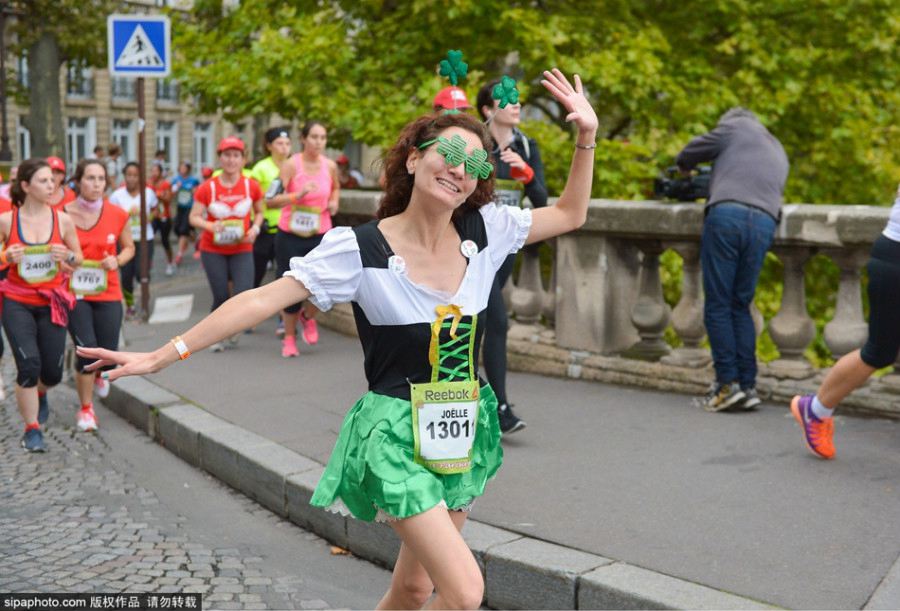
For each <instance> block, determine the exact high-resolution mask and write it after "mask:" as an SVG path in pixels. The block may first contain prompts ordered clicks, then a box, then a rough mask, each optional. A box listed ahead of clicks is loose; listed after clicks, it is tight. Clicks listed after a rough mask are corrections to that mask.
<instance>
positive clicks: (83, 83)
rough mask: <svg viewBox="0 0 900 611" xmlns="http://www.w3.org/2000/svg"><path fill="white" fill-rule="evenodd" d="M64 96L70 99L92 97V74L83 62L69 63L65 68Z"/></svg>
mask: <svg viewBox="0 0 900 611" xmlns="http://www.w3.org/2000/svg"><path fill="white" fill-rule="evenodd" d="M66 95H67V96H68V97H70V98H92V97H94V74H93V71H92V70H91V69H90V68H88V67H87V66H86V65H85V64H84V63H83V62H69V64H68V66H67V68H66Z"/></svg>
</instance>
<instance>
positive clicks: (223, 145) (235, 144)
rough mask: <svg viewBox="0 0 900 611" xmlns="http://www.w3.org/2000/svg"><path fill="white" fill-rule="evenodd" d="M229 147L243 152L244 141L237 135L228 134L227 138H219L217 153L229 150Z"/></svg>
mask: <svg viewBox="0 0 900 611" xmlns="http://www.w3.org/2000/svg"><path fill="white" fill-rule="evenodd" d="M228 149H235V150H238V151H240V152H242V153H243V152H244V141H243V140H241V139H240V138H238V137H237V136H228V137H227V138H222V139H221V140H219V146H218V147H216V153H221V152H222V151H227V150H228Z"/></svg>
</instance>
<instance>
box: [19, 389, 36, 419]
mask: <svg viewBox="0 0 900 611" xmlns="http://www.w3.org/2000/svg"><path fill="white" fill-rule="evenodd" d="M16 404H17V405H18V406H19V413H20V414H22V420H24V421H25V424H34V423H35V422H37V414H38V389H37V388H36V387H34V386H29V387H28V388H23V387H21V386H19V385H18V384H16Z"/></svg>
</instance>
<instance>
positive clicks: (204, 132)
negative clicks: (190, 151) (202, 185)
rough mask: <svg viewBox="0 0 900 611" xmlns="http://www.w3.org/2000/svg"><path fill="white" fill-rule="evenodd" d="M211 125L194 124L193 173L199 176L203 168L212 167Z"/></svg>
mask: <svg viewBox="0 0 900 611" xmlns="http://www.w3.org/2000/svg"><path fill="white" fill-rule="evenodd" d="M214 163H215V162H214V161H213V126H212V123H194V171H195V173H197V174H199V173H200V169H201V168H203V167H204V166H206V167H210V168H211V167H213V165H214Z"/></svg>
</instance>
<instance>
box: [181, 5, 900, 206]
mask: <svg viewBox="0 0 900 611" xmlns="http://www.w3.org/2000/svg"><path fill="white" fill-rule="evenodd" d="M175 33H176V49H177V51H178V53H179V56H180V60H181V61H179V62H178V63H177V72H178V74H179V76H180V78H181V80H182V83H183V84H184V85H185V87H186V89H187V90H188V91H189V92H190V93H192V94H195V95H197V96H198V98H199V100H200V106H201V109H202V110H206V111H209V110H215V109H219V108H221V109H223V110H224V111H225V113H226V116H228V117H230V118H235V119H237V118H238V117H244V116H248V115H255V114H260V113H268V112H277V113H280V114H281V115H283V116H286V117H292V118H297V119H301V118H307V117H317V118H320V119H324V120H325V121H327V122H328V123H329V124H330V125H331V126H332V127H333V128H338V130H339V131H342V132H343V133H347V134H352V135H353V137H354V138H355V139H357V140H359V141H362V142H366V143H370V144H379V145H385V144H389V143H390V142H391V141H392V139H393V138H394V137H395V135H396V133H397V131H398V130H399V128H400V127H401V126H402V125H404V124H405V123H406V122H407V121H408V120H409V119H410V118H411V117H413V116H415V115H417V114H420V113H422V112H426V111H427V110H428V109H429V107H430V103H431V99H432V97H433V95H434V94H435V92H437V90H438V89H439V88H440V87H441V86H442V85H443V84H444V83H443V81H442V80H441V78H440V77H439V76H438V74H437V64H438V62H439V61H440V60H441V59H442V58H443V57H445V55H446V52H447V50H448V49H457V48H458V49H462V50H463V51H464V52H465V61H467V62H468V64H469V75H468V78H467V80H466V81H465V82H463V83H462V86H463V87H464V88H465V89H466V91H467V94H468V95H469V96H470V99H472V98H474V95H475V93H476V92H477V89H478V86H479V85H480V84H481V83H483V82H484V81H486V80H487V79H490V78H494V77H496V76H499V75H500V74H503V73H507V74H510V75H511V76H513V77H515V78H517V79H519V88H520V91H521V92H522V94H523V98H524V100H525V102H526V104H528V105H531V106H533V107H536V108H539V109H540V110H541V111H543V113H544V116H545V118H547V119H549V121H547V122H546V123H544V124H543V125H540V126H539V125H537V124H536V123H531V124H529V125H528V127H529V130H531V131H532V132H533V133H534V135H537V136H539V137H538V141H539V143H540V144H541V145H542V147H543V148H544V149H546V150H547V151H548V153H552V154H545V155H544V157H545V158H546V159H548V166H549V168H548V170H552V171H548V173H547V174H548V180H549V182H550V187H551V190H555V191H557V192H558V191H559V189H560V188H561V186H562V181H563V180H564V177H565V168H566V167H567V165H568V158H569V153H570V151H571V145H572V134H571V132H570V130H569V129H568V127H567V126H566V125H565V124H564V123H563V122H562V121H561V120H560V119H559V118H560V117H561V116H562V113H560V109H559V108H558V107H557V106H556V104H555V101H553V100H552V98H551V97H550V96H549V95H547V94H546V93H545V92H544V91H543V88H542V87H541V86H540V84H539V82H540V75H541V71H542V70H543V69H545V68H547V67H550V66H555V65H558V66H560V67H562V68H563V69H565V70H566V71H567V72H578V73H579V74H580V75H581V76H582V79H583V80H584V82H585V85H586V87H587V89H588V91H589V93H590V96H591V98H592V101H593V102H594V104H595V107H596V108H597V110H598V113H599V114H600V116H601V121H602V125H601V126H602V133H601V142H600V147H599V149H598V154H597V180H596V182H595V188H594V194H595V195H597V196H604V197H626V198H627V197H640V196H645V195H648V194H649V193H648V192H649V186H650V183H651V179H652V177H653V176H654V175H655V174H656V172H657V171H658V169H659V168H661V167H664V166H665V165H667V164H669V163H671V162H672V160H673V158H674V155H675V154H676V153H677V152H678V150H680V148H681V147H682V146H683V145H684V143H685V142H686V141H687V140H688V139H689V138H690V137H691V136H693V135H696V134H698V133H701V132H703V131H706V130H707V129H709V128H711V127H712V126H713V125H714V124H715V123H716V120H717V119H718V117H719V116H720V114H721V113H722V112H724V111H725V110H726V109H728V108H729V107H731V106H734V105H743V106H746V107H748V108H751V109H753V110H754V111H756V112H757V114H758V115H759V116H760V117H761V118H762V120H763V121H764V123H765V124H766V125H767V126H769V128H770V129H771V130H772V131H773V133H775V134H776V135H777V136H778V137H779V138H780V139H781V141H782V142H783V143H784V145H785V148H786V149H787V151H788V154H789V156H790V158H791V161H792V171H791V176H790V179H789V183H788V188H787V193H786V197H787V199H788V200H790V201H809V202H837V203H853V204H877V203H881V202H884V201H885V200H887V199H889V198H888V197H887V194H889V193H891V192H892V191H893V189H892V186H893V184H895V182H896V180H897V178H898V177H900V149H898V147H897V146H896V143H897V142H898V141H900V138H898V136H900V133H898V127H897V125H896V117H897V116H898V114H900V113H898V111H900V87H897V86H896V83H895V81H896V79H897V76H896V75H897V74H898V68H900V61H898V59H900V57H898V49H900V45H898V42H900V41H898V36H900V13H898V11H897V10H896V3H895V1H894V0H765V1H764V0H703V1H693V2H683V1H682V2H676V1H674V0H627V1H626V0H591V1H581V2H575V1H568V0H555V1H554V0H544V1H541V0H526V1H516V0H512V1H510V0H504V1H500V0H408V1H403V2H401V1H399V0H332V1H325V0H322V1H306V0H295V1H293V2H282V1H280V0H242V2H241V3H240V6H239V7H238V8H236V9H235V10H233V11H231V12H225V11H223V9H222V4H221V0H199V1H198V2H196V5H195V9H194V11H193V12H192V13H191V14H190V15H189V18H188V19H186V20H184V21H182V22H179V23H178V24H176V28H175Z"/></svg>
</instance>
